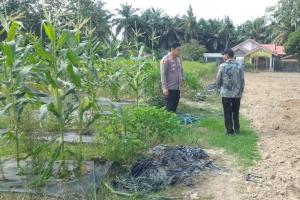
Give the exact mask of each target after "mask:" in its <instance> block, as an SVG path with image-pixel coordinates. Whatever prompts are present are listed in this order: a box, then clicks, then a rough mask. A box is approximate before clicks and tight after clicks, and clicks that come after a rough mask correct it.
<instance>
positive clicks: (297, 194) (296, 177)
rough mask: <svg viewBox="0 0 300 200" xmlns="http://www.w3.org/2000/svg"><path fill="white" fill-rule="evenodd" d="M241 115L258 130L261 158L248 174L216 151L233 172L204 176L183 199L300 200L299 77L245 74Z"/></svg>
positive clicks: (217, 156)
mask: <svg viewBox="0 0 300 200" xmlns="http://www.w3.org/2000/svg"><path fill="white" fill-rule="evenodd" d="M242 114H243V115H244V116H246V117H247V118H248V119H250V120H251V122H252V125H253V126H254V128H255V129H256V131H257V135H258V149H259V152H260V155H261V157H262V158H261V160H259V161H258V162H257V163H256V164H255V165H254V166H253V167H250V169H247V170H243V169H239V167H238V166H237V165H236V162H235V160H234V158H230V157H229V156H228V155H226V154H225V153H224V152H218V151H214V150H211V152H210V154H211V155H212V158H213V159H214V160H215V162H221V163H222V164H225V166H228V167H229V168H230V170H229V171H228V172H222V173H221V174H219V175H212V174H211V173H209V174H206V175H204V176H202V177H201V178H199V180H197V181H198V184H196V185H197V186H195V187H193V188H189V189H188V190H187V191H184V192H183V194H184V196H185V198H184V199H217V200H250V199H258V200H300V74H296V73H255V74H254V73H251V74H250V73H249V74H246V89H245V95H244V97H243V100H242Z"/></svg>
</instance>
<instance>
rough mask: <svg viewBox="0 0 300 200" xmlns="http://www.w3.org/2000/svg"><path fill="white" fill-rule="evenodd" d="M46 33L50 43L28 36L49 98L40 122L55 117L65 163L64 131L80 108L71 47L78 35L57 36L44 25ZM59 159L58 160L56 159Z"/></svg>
mask: <svg viewBox="0 0 300 200" xmlns="http://www.w3.org/2000/svg"><path fill="white" fill-rule="evenodd" d="M42 27H43V30H44V32H45V34H46V36H47V40H48V42H44V43H45V45H44V43H43V41H40V40H39V39H38V38H35V37H34V36H32V35H30V34H29V35H28V37H29V38H30V42H31V43H32V45H33V47H34V50H35V53H36V56H38V59H37V60H39V63H38V65H37V67H35V69H34V70H35V72H36V76H37V77H38V79H39V80H38V81H39V82H40V88H42V90H44V91H47V92H46V93H47V94H48V96H49V98H48V99H47V100H45V101H43V102H41V103H43V105H42V106H41V108H40V120H42V119H44V118H45V117H46V116H47V113H48V112H50V113H52V114H53V115H54V116H55V117H56V119H57V121H58V124H59V135H60V145H59V147H58V148H59V150H57V151H56V153H57V152H59V154H60V158H61V160H62V161H63V162H62V163H64V160H65V148H64V143H65V142H64V131H65V127H66V125H67V123H68V122H70V121H71V120H70V119H71V117H72V114H73V113H74V112H75V110H76V109H77V108H78V104H77V103H76V102H77V98H76V95H74V92H75V88H76V87H80V85H81V79H80V76H79V75H78V73H77V71H78V70H77V68H76V66H75V65H74V63H76V62H77V61H76V59H75V58H74V54H73V50H72V48H71V47H70V46H72V44H74V43H76V42H77V41H78V38H79V36H78V32H75V31H68V30H63V31H62V32H61V33H60V34H58V30H56V28H55V27H54V26H53V25H52V24H51V23H49V22H43V23H42ZM53 158H57V156H56V155H55V156H53Z"/></svg>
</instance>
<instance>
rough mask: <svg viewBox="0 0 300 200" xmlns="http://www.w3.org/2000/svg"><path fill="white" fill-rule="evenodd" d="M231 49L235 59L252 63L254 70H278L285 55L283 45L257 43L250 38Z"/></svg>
mask: <svg viewBox="0 0 300 200" xmlns="http://www.w3.org/2000/svg"><path fill="white" fill-rule="evenodd" d="M232 50H233V51H234V53H235V56H236V60H237V61H240V62H241V63H244V64H247V63H248V64H253V65H254V67H255V69H256V70H268V71H274V70H275V71H279V69H281V67H282V62H281V59H282V58H283V57H285V56H286V53H285V51H284V47H283V46H278V45H275V44H259V43H258V42H256V41H254V40H252V39H249V40H246V41H244V42H242V43H240V44H238V45H237V46H235V47H233V48H232Z"/></svg>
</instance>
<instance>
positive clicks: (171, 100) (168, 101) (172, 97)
mask: <svg viewBox="0 0 300 200" xmlns="http://www.w3.org/2000/svg"><path fill="white" fill-rule="evenodd" d="M179 99H180V91H179V90H169V96H167V97H166V98H165V105H166V109H167V111H169V112H176V110H177V106H178V103H179Z"/></svg>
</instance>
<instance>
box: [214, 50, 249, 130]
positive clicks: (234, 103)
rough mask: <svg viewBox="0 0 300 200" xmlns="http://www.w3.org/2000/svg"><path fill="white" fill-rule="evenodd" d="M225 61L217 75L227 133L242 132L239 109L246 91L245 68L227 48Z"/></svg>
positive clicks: (224, 54)
mask: <svg viewBox="0 0 300 200" xmlns="http://www.w3.org/2000/svg"><path fill="white" fill-rule="evenodd" d="M223 58H224V61H225V62H224V63H223V64H221V65H220V67H219V71H218V75H217V85H218V88H219V89H220V95H221V97H222V103H223V109H224V118H225V127H226V130H227V131H226V133H227V134H238V133H240V122H239V111H240V102H241V98H242V95H243V92H244V86H245V80H244V69H243V67H242V66H241V65H240V64H239V63H238V62H236V61H234V59H233V58H234V52H233V51H232V50H231V49H225V50H224V52H223Z"/></svg>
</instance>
